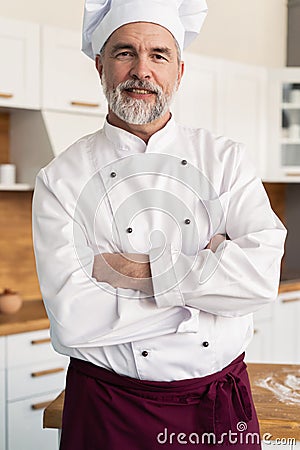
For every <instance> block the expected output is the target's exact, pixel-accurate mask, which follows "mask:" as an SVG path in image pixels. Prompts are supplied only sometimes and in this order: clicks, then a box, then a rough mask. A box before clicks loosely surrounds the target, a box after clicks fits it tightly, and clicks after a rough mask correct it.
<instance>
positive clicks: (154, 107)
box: [102, 73, 176, 125]
mask: <svg viewBox="0 0 300 450" xmlns="http://www.w3.org/2000/svg"><path fill="white" fill-rule="evenodd" d="M102 87H103V92H104V95H105V97H106V99H107V102H108V105H109V107H110V109H111V111H113V112H114V113H115V114H116V116H118V117H119V118H120V119H121V120H123V121H124V122H126V123H129V124H132V125H145V124H147V123H150V122H154V121H155V120H157V119H159V118H160V117H162V116H164V114H166V113H167V111H168V110H169V107H170V104H171V102H172V99H173V96H174V94H175V92H176V86H174V89H173V92H172V93H171V95H167V94H164V92H163V91H162V89H161V87H160V86H157V85H155V84H153V83H151V82H149V81H142V80H141V81H135V80H127V81H125V82H124V83H120V84H119V85H118V86H117V87H116V88H115V89H111V90H109V89H108V87H107V82H106V78H105V75H104V73H103V76H102ZM133 88H135V89H147V90H150V91H152V92H154V93H155V94H156V99H155V103H154V104H152V103H148V102H145V101H144V100H139V99H135V98H130V97H124V95H123V94H122V92H123V90H124V89H133Z"/></svg>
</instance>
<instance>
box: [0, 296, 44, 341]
mask: <svg viewBox="0 0 300 450" xmlns="http://www.w3.org/2000/svg"><path fill="white" fill-rule="evenodd" d="M49 326H50V323H49V320H48V318H47V314H46V311H45V307H44V304H43V302H42V300H33V301H26V302H24V303H23V305H22V307H21V309H20V310H19V311H18V312H16V313H15V314H10V315H8V314H0V336H5V335H9V334H17V333H26V332H27V331H36V330H44V329H45V328H49Z"/></svg>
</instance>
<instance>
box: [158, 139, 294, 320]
mask: <svg viewBox="0 0 300 450" xmlns="http://www.w3.org/2000/svg"><path fill="white" fill-rule="evenodd" d="M235 150H236V162H235V170H234V171H233V176H232V177H231V185H230V186H229V189H228V191H229V192H228V194H229V201H228V207H227V209H226V217H225V221H226V223H225V231H226V233H227V235H228V236H229V238H230V239H227V240H225V241H224V242H223V243H221V244H220V245H219V247H218V248H217V251H216V252H215V253H213V252H211V251H210V250H206V249H203V250H201V251H199V252H198V254H197V255H195V256H187V255H185V254H183V253H182V252H180V251H179V250H178V249H175V248H173V247H172V244H171V245H168V246H166V247H165V249H164V251H162V249H160V248H154V249H152V250H151V252H150V261H151V271H152V279H153V286H154V295H155V298H156V303H157V305H158V306H159V307H167V306H170V305H173V306H175V305H189V306H191V307H193V308H197V309H198V310H203V311H205V312H209V313H212V314H216V315H220V316H224V317H235V316H243V315H246V314H249V313H251V312H254V311H255V310H257V309H259V308H260V307H261V306H262V305H264V304H266V303H268V302H270V301H272V300H274V299H275V298H276V296H277V293H278V284H279V277H280V263H281V258H282V255H283V252H284V242H285V237H286V230H285V228H284V226H283V225H282V223H281V222H280V220H279V219H278V218H277V216H276V215H275V214H274V212H273V211H272V209H271V206H270V203H269V200H268V197H267V194H266V192H265V190H264V187H263V185H262V183H261V181H260V179H259V178H257V176H256V174H255V169H254V167H253V166H252V164H251V163H250V162H249V160H248V159H247V158H246V156H245V152H244V150H243V149H241V148H240V147H239V146H238V147H237V148H236V149H235ZM216 232H218V231H216ZM213 234H215V233H213ZM166 268H168V269H167V270H166Z"/></svg>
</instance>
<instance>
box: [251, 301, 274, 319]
mask: <svg viewBox="0 0 300 450" xmlns="http://www.w3.org/2000/svg"><path fill="white" fill-rule="evenodd" d="M276 302H278V299H276V300H274V301H272V302H271V303H268V304H266V305H264V306H262V307H261V308H260V309H258V310H257V311H255V313H254V323H255V322H258V321H261V320H267V319H271V318H272V317H273V315H274V309H275V307H276Z"/></svg>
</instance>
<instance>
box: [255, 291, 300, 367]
mask: <svg viewBox="0 0 300 450" xmlns="http://www.w3.org/2000/svg"><path fill="white" fill-rule="evenodd" d="M299 317H300V291H291V292H284V293H280V294H279V295H278V298H277V299H276V301H275V302H273V303H270V304H269V305H267V306H265V307H263V308H262V309H261V310H259V311H257V312H256V313H254V336H253V339H252V341H251V342H250V344H249V346H248V348H247V350H246V360H247V361H250V362H270V363H284V364H299V363H300V329H299Z"/></svg>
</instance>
